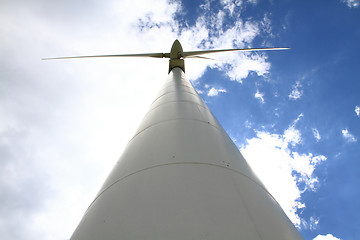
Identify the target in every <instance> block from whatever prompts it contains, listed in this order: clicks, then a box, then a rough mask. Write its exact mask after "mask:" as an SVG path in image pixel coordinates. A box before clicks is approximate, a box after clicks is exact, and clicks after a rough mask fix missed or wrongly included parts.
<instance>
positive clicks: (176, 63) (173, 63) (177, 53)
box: [169, 39, 185, 73]
mask: <svg viewBox="0 0 360 240" xmlns="http://www.w3.org/2000/svg"><path fill="white" fill-rule="evenodd" d="M183 53H184V51H183V48H182V46H181V44H180V42H179V40H177V39H176V40H175V41H174V43H173V45H172V47H171V50H170V60H169V73H170V71H171V70H172V69H173V68H175V67H179V68H181V70H183V72H185V63H184V60H183V59H181V58H182V57H183Z"/></svg>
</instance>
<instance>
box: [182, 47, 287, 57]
mask: <svg viewBox="0 0 360 240" xmlns="http://www.w3.org/2000/svg"><path fill="white" fill-rule="evenodd" d="M287 49H290V48H237V49H219V50H204V51H192V52H183V54H182V57H183V58H187V57H190V56H194V55H203V54H209V53H220V52H237V51H268V50H287Z"/></svg>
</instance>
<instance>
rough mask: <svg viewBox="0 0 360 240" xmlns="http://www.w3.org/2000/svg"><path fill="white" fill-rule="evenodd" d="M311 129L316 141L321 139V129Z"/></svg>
mask: <svg viewBox="0 0 360 240" xmlns="http://www.w3.org/2000/svg"><path fill="white" fill-rule="evenodd" d="M311 130H312V132H313V134H314V138H315V139H316V141H320V139H321V136H320V133H319V131H318V130H317V129H316V128H312V129H311Z"/></svg>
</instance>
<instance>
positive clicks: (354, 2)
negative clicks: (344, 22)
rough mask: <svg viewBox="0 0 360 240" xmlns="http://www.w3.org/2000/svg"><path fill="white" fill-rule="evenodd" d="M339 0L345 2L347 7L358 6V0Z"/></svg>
mask: <svg viewBox="0 0 360 240" xmlns="http://www.w3.org/2000/svg"><path fill="white" fill-rule="evenodd" d="M341 2H343V3H346V5H347V6H348V7H349V8H353V7H354V8H357V7H359V6H360V0H341Z"/></svg>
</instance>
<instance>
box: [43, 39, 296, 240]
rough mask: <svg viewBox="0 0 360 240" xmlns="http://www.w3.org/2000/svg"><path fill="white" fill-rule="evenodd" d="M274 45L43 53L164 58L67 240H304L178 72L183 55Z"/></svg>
mask: <svg viewBox="0 0 360 240" xmlns="http://www.w3.org/2000/svg"><path fill="white" fill-rule="evenodd" d="M281 49H288V48H252V49H223V50H208V51H193V52H184V51H183V49H182V46H181V44H180V42H179V41H178V40H175V42H174V43H173V45H172V48H171V51H170V53H146V54H123V55H98V56H77V57H61V58H47V59H67V58H89V57H153V58H170V61H169V75H168V78H167V80H166V82H165V84H164V85H163V87H162V88H161V89H160V91H159V93H158V95H157V97H156V99H155V100H154V102H153V103H152V105H151V107H150V110H149V111H148V113H147V114H146V115H145V117H144V119H143V121H142V123H141V124H140V126H139V128H138V129H137V131H136V133H135V135H134V136H133V138H132V139H131V140H130V141H129V143H128V145H127V146H126V148H125V150H124V152H123V154H122V156H121V157H120V159H119V161H118V162H117V163H116V165H115V166H114V168H113V170H112V171H111V173H110V175H109V176H108V178H107V179H106V181H105V183H104V184H103V186H102V187H101V189H100V191H99V192H98V194H97V195H96V197H95V199H94V200H93V202H92V203H91V204H90V206H89V208H88V209H87V211H86V212H85V214H84V216H83V218H82V220H81V221H80V223H79V225H78V226H77V228H76V230H75V232H74V233H73V235H72V237H71V239H72V240H85V239H86V240H100V239H101V240H110V239H111V240H112V239H124V240H132V239H134V240H139V239H146V240H152V239H154V240H155V239H156V240H159V239H166V240H169V239H171V240H177V239H179V240H187V239H189V240H190V239H207V240H212V239H213V240H219V239H226V240H230V239H231V240H232V239H247V240H250V239H251V240H252V239H253V240H264V239H268V240H282V239H287V240H289V239H303V238H302V236H301V235H300V233H299V232H298V230H297V229H296V228H295V227H294V225H293V224H292V223H291V221H290V220H289V219H288V217H287V216H286V214H285V213H284V212H283V210H282V209H281V207H280V205H279V204H278V203H277V201H276V200H275V198H274V197H273V196H272V195H271V193H270V192H269V191H268V190H267V189H266V187H265V186H264V185H263V183H262V182H261V181H260V180H259V179H258V177H257V176H256V175H255V173H254V172H253V171H252V170H251V168H250V167H249V165H248V164H247V162H246V160H245V159H244V157H243V156H242V155H241V153H240V152H239V150H238V148H237V147H236V146H235V144H234V143H233V142H232V140H231V139H230V137H229V136H228V135H227V133H226V132H225V130H224V129H223V128H222V126H221V125H220V123H219V122H218V121H217V119H216V118H215V117H214V115H213V114H212V113H211V111H210V110H209V108H208V107H207V106H206V104H205V103H204V102H203V100H202V99H201V97H200V96H199V95H198V93H197V92H196V91H195V89H194V88H193V86H192V85H191V83H190V82H189V81H188V80H187V78H186V76H185V65H184V58H205V59H207V58H206V57H202V56H199V55H203V54H209V53H218V52H230V51H258V50H281ZM259 151H261V149H259ZM264 161H266V159H264Z"/></svg>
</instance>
